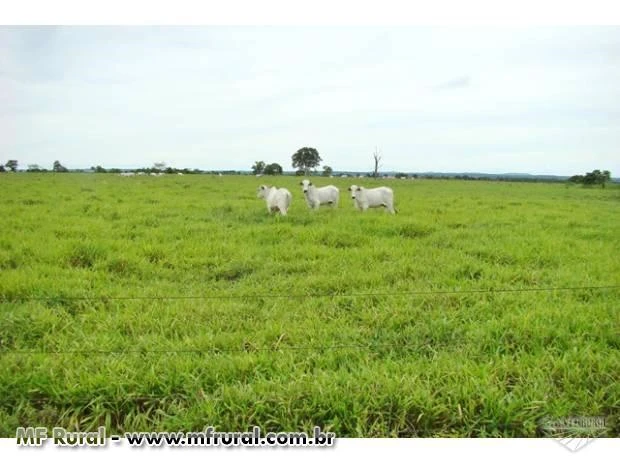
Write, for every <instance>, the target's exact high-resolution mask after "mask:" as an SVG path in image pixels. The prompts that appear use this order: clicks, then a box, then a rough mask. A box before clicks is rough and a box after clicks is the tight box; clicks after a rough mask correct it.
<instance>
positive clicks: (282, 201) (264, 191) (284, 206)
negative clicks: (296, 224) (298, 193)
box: [256, 185, 293, 216]
mask: <svg viewBox="0 0 620 464" xmlns="http://www.w3.org/2000/svg"><path fill="white" fill-rule="evenodd" d="M256 197H257V198H264V199H265V201H266V202H267V211H269V213H270V214H271V213H272V212H276V211H280V214H281V215H282V216H286V212H287V211H288V209H289V207H290V206H291V201H293V195H291V192H289V191H288V190H287V189H285V188H277V187H268V186H266V185H261V186H260V187H258V189H257V190H256Z"/></svg>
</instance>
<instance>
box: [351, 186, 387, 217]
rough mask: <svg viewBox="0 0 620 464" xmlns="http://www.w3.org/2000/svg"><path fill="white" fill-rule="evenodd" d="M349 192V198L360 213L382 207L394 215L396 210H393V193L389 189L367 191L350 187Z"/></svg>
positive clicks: (359, 187) (358, 187) (379, 188)
mask: <svg viewBox="0 0 620 464" xmlns="http://www.w3.org/2000/svg"><path fill="white" fill-rule="evenodd" d="M349 191H350V192H351V198H352V199H353V201H354V202H355V206H356V208H357V209H359V210H360V211H366V210H367V209H368V208H379V207H381V206H383V207H385V209H386V210H388V211H389V212H390V213H392V214H394V213H396V209H394V192H393V191H392V189H391V188H389V187H377V188H372V189H367V188H364V187H361V186H357V185H352V186H351V187H349Z"/></svg>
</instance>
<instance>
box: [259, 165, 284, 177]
mask: <svg viewBox="0 0 620 464" xmlns="http://www.w3.org/2000/svg"><path fill="white" fill-rule="evenodd" d="M282 172H283V171H282V166H280V165H279V164H278V163H271V164H268V165H267V166H265V169H264V170H263V174H265V175H266V176H277V175H280V174H282Z"/></svg>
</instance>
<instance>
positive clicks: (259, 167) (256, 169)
mask: <svg viewBox="0 0 620 464" xmlns="http://www.w3.org/2000/svg"><path fill="white" fill-rule="evenodd" d="M264 171H265V162H264V161H256V162H255V163H254V166H252V174H263V173H264Z"/></svg>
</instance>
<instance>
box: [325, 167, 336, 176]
mask: <svg viewBox="0 0 620 464" xmlns="http://www.w3.org/2000/svg"><path fill="white" fill-rule="evenodd" d="M333 173H334V170H333V169H332V168H331V167H330V166H323V176H324V177H329V176H331V175H332V174H333Z"/></svg>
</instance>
